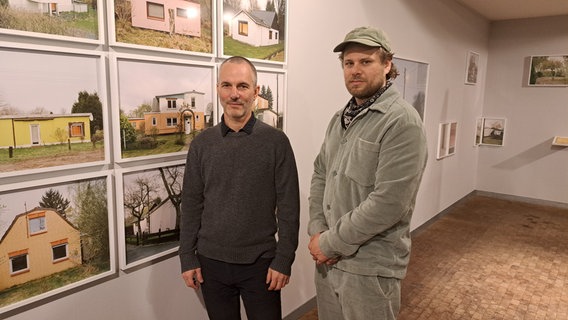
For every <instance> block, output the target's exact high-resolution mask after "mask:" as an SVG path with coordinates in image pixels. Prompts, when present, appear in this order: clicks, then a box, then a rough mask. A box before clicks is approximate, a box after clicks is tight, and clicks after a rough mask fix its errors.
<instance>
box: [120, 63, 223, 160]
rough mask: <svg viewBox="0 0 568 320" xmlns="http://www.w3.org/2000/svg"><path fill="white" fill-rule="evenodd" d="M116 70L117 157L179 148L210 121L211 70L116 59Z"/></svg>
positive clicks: (147, 154)
mask: <svg viewBox="0 0 568 320" xmlns="http://www.w3.org/2000/svg"><path fill="white" fill-rule="evenodd" d="M118 73H119V79H118V80H119V83H118V85H119V88H118V90H119V103H120V110H119V112H120V114H119V115H118V116H119V117H120V128H118V130H120V151H121V156H122V158H133V157H141V156H152V155H154V156H155V155H161V154H166V153H175V152H183V151H184V150H187V148H188V146H189V144H190V143H191V140H192V139H193V137H195V135H197V134H199V132H201V131H202V130H204V129H206V128H208V127H211V126H212V125H213V103H212V87H213V82H212V81H213V79H212V76H213V71H212V68H208V67H200V66H193V65H183V64H169V63H152V62H146V61H141V60H140V61H139V60H127V59H119V60H118ZM140 79H152V81H143V82H141V81H140Z"/></svg>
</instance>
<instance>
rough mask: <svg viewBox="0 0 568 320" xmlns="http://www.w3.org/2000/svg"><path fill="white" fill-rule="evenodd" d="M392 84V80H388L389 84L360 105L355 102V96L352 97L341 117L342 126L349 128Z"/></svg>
mask: <svg viewBox="0 0 568 320" xmlns="http://www.w3.org/2000/svg"><path fill="white" fill-rule="evenodd" d="M391 85H392V82H390V81H387V84H386V85H385V86H384V87H382V88H380V89H379V90H378V91H377V92H375V94H374V95H372V96H371V97H370V98H369V99H368V100H367V101H365V102H363V104H361V105H360V106H358V105H357V102H355V97H352V98H351V100H349V102H348V103H347V106H345V109H343V117H341V126H342V127H343V129H347V128H348V127H349V125H350V124H351V121H352V120H353V119H354V118H355V117H356V116H357V115H358V114H359V113H360V112H361V111H363V110H365V109H367V108H368V107H369V106H370V105H372V104H373V103H374V102H375V101H377V99H378V98H379V97H380V96H381V95H382V94H383V93H384V92H385V91H387V89H388V88H389V87H390V86H391Z"/></svg>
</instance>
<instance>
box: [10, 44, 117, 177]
mask: <svg viewBox="0 0 568 320" xmlns="http://www.w3.org/2000/svg"><path fill="white" fill-rule="evenodd" d="M56 50H57V48H53V47H38V46H30V45H28V46H25V45H18V47H17V48H16V47H15V44H7V43H2V42H0V69H1V70H2V78H3V79H4V80H6V81H1V82H0V96H2V100H3V103H4V104H3V106H2V107H0V111H1V114H2V115H1V116H0V176H12V175H21V174H28V173H44V172H46V171H52V170H62V169H71V168H73V169H75V168H77V167H86V166H93V165H101V164H106V163H108V162H109V158H110V156H109V155H110V147H109V143H110V141H109V138H108V137H109V130H110V128H109V125H107V124H108V123H109V121H108V117H107V109H108V108H107V103H106V102H107V93H106V85H105V81H106V71H105V70H106V68H105V63H104V54H102V53H97V52H91V51H86V50H78V49H75V50H70V51H69V52H67V53H61V52H58V51H56ZM53 79H57V81H54V80H53Z"/></svg>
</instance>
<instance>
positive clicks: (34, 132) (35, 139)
mask: <svg viewBox="0 0 568 320" xmlns="http://www.w3.org/2000/svg"><path fill="white" fill-rule="evenodd" d="M30 131H31V138H32V141H31V142H32V145H34V146H35V145H38V144H39V124H32V125H30Z"/></svg>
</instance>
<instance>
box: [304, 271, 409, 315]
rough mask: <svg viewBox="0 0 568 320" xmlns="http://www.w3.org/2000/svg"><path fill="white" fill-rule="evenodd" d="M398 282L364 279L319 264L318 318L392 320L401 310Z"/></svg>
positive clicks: (317, 274)
mask: <svg viewBox="0 0 568 320" xmlns="http://www.w3.org/2000/svg"><path fill="white" fill-rule="evenodd" d="M400 282H401V281H400V279H396V278H383V277H378V276H363V275H357V274H352V273H348V272H345V271H342V270H339V269H336V268H333V267H330V266H327V265H318V266H316V274H315V283H316V293H317V305H318V319H320V320H342V319H343V320H372V319H377V320H395V319H396V318H397V315H398V312H399V310H400Z"/></svg>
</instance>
